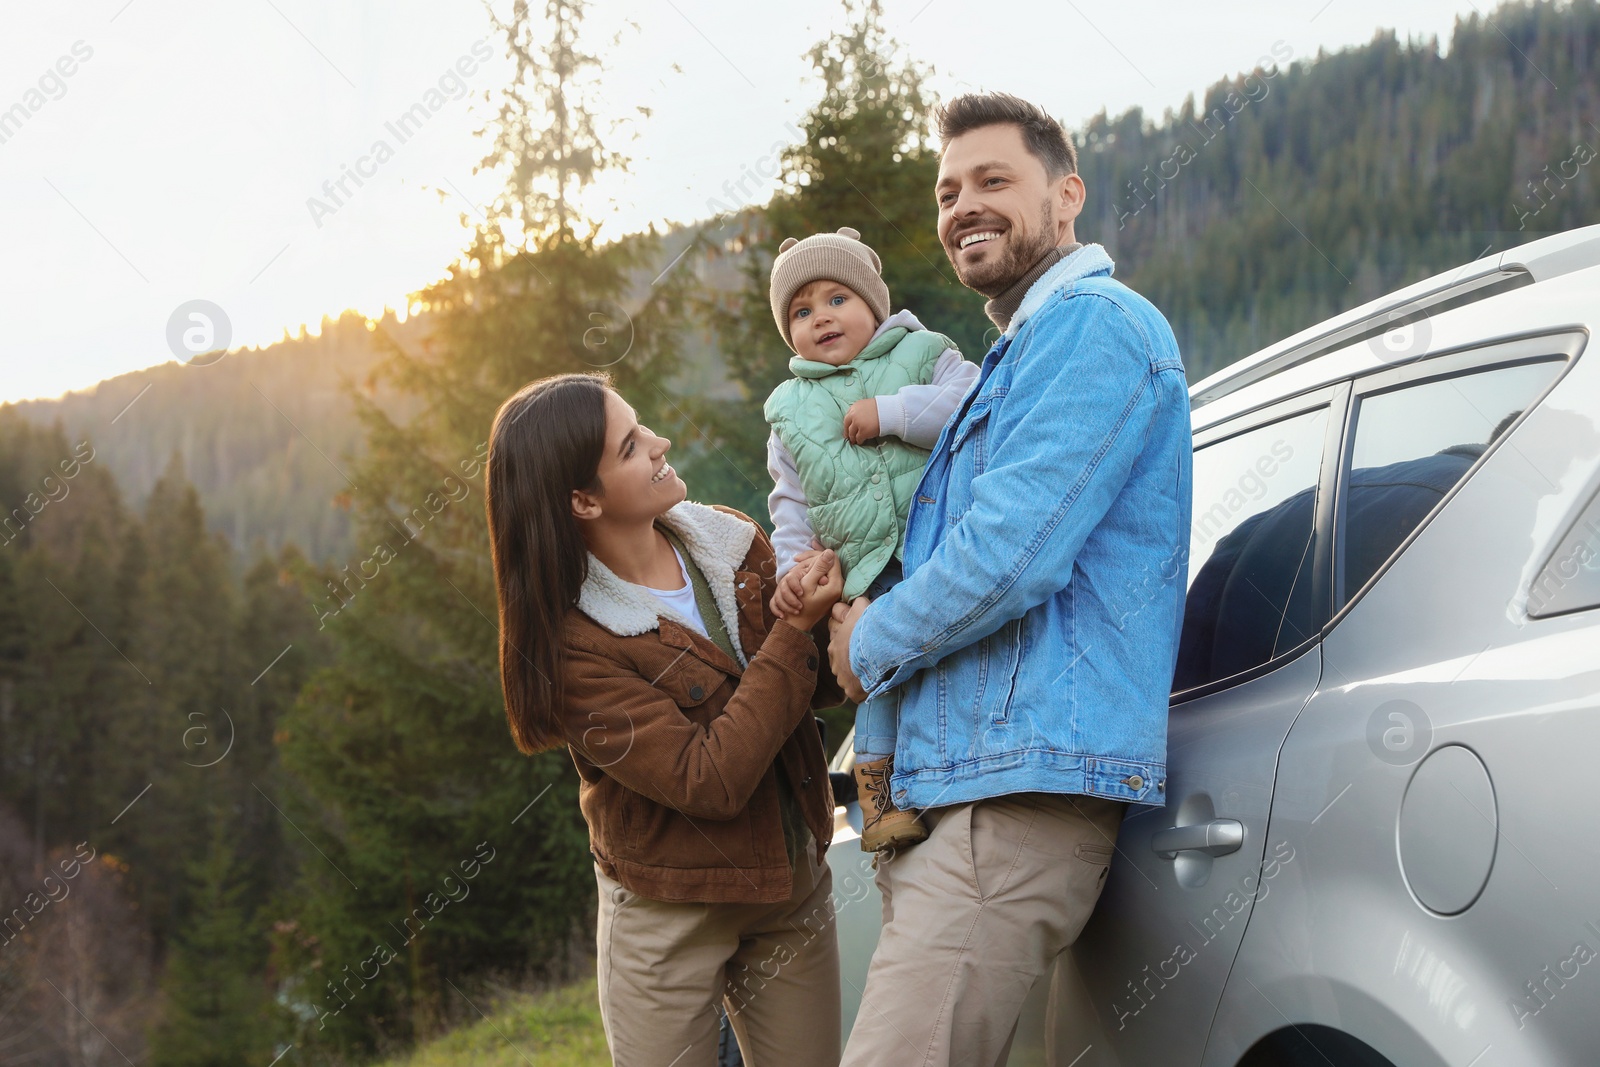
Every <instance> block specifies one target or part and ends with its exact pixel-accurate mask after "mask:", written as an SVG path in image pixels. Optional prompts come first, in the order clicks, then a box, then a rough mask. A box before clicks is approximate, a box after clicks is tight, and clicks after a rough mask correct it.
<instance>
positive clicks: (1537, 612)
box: [1528, 496, 1600, 619]
mask: <svg viewBox="0 0 1600 1067" xmlns="http://www.w3.org/2000/svg"><path fill="white" fill-rule="evenodd" d="M1593 607H1600V496H1596V497H1595V498H1594V499H1593V500H1591V501H1589V506H1588V507H1586V508H1584V509H1583V514H1582V515H1579V516H1578V521H1577V522H1575V523H1573V524H1572V529H1570V530H1568V531H1567V536H1565V537H1563V538H1562V539H1561V544H1559V545H1558V546H1556V550H1555V552H1554V553H1553V554H1552V555H1551V556H1550V559H1549V561H1548V562H1546V563H1545V565H1544V569H1543V570H1541V571H1540V572H1539V577H1538V579H1537V580H1535V581H1534V583H1533V588H1532V589H1530V590H1529V591H1528V614H1529V615H1531V616H1532V617H1533V618H1536V619H1542V618H1545V617H1547V616H1550V615H1564V614H1566V613H1567V612H1569V611H1583V610H1584V609H1586V608H1593Z"/></svg>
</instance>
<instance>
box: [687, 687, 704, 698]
mask: <svg viewBox="0 0 1600 1067" xmlns="http://www.w3.org/2000/svg"><path fill="white" fill-rule="evenodd" d="M705 695H706V691H705V690H704V689H701V688H700V687H699V686H698V685H691V686H690V687H689V699H690V700H702V699H704V698H705Z"/></svg>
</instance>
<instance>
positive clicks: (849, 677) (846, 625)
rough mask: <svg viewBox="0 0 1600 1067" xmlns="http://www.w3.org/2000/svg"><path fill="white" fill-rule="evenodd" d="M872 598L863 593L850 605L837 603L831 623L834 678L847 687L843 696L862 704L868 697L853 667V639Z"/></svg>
mask: <svg viewBox="0 0 1600 1067" xmlns="http://www.w3.org/2000/svg"><path fill="white" fill-rule="evenodd" d="M871 603H872V601H870V600H868V599H867V598H866V597H864V596H858V597H856V598H855V599H854V600H852V601H851V602H850V606H849V607H846V606H845V605H843V604H835V605H834V606H833V611H832V613H831V618H830V620H829V622H828V665H829V666H830V667H832V668H833V677H834V679H835V680H836V681H838V683H839V688H840V689H843V690H844V695H845V696H847V697H849V698H850V699H851V700H853V701H855V702H856V703H857V704H860V703H861V702H862V701H864V700H866V699H867V691H866V690H865V689H863V688H862V687H861V679H859V678H857V677H856V672H855V670H854V668H852V667H851V666H850V638H851V635H853V634H854V633H855V632H856V623H857V622H859V621H860V619H861V616H862V614H863V613H864V612H865V611H866V610H867V606H868V605H870V604H871Z"/></svg>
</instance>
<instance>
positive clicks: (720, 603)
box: [578, 500, 756, 667]
mask: <svg viewBox="0 0 1600 1067" xmlns="http://www.w3.org/2000/svg"><path fill="white" fill-rule="evenodd" d="M660 521H661V522H662V523H663V524H664V525H666V526H668V527H669V528H671V530H672V532H673V533H675V534H677V535H678V537H679V538H680V539H681V540H682V541H683V547H684V548H686V549H688V550H689V555H690V557H692V558H693V559H694V561H695V563H696V564H698V565H699V567H700V571H701V573H703V574H704V575H705V576H706V583H707V584H708V585H710V586H711V595H712V598H713V599H715V600H716V602H717V613H718V614H719V615H721V616H722V625H723V626H724V627H725V628H726V629H727V631H728V640H729V641H731V642H732V643H733V651H734V653H735V655H736V658H737V659H738V660H739V665H740V666H741V667H742V666H745V665H746V660H745V655H744V647H743V646H742V645H741V644H740V643H739V607H738V601H737V599H736V598H735V596H734V591H733V572H734V571H735V570H737V569H738V568H739V566H740V565H741V564H742V563H744V559H745V556H747V555H749V553H750V543H751V542H752V541H754V540H755V536H756V528H755V527H754V526H753V525H752V524H751V523H749V522H747V521H746V520H744V519H742V518H739V517H738V516H736V515H730V514H728V513H727V512H725V511H717V510H716V509H715V508H710V507H707V506H706V505H704V504H696V503H694V502H693V501H690V500H685V501H684V502H683V503H681V504H678V505H676V506H675V507H673V508H672V509H671V510H670V511H668V512H667V513H666V514H665V515H662V516H661V519H660ZM578 610H579V611H581V612H583V613H584V614H585V615H587V616H589V618H591V619H593V620H594V621H595V622H597V623H599V624H600V625H601V626H603V627H605V628H606V629H607V630H609V631H611V632H612V633H614V634H616V635H617V636H618V637H635V636H637V635H639V634H644V633H649V632H650V631H652V630H655V629H657V628H659V626H660V621H659V620H660V618H661V617H662V616H665V617H666V618H669V619H671V620H672V621H673V622H677V623H682V624H683V625H684V626H690V622H689V620H688V619H686V618H684V617H683V616H682V615H680V614H679V613H678V612H676V611H674V610H672V609H671V608H669V607H668V606H667V605H666V604H664V603H663V602H662V601H661V600H660V599H659V598H657V597H656V596H654V595H652V594H651V593H649V592H647V591H646V590H645V589H644V587H642V586H638V585H634V584H633V583H632V582H627V581H624V580H622V579H621V578H619V577H617V575H616V574H615V572H613V571H612V570H611V568H609V567H607V566H606V565H605V564H604V563H601V562H600V561H599V560H598V559H596V558H595V556H594V554H593V553H590V554H589V577H588V578H586V579H585V580H584V583H583V588H582V589H581V590H579V592H578ZM691 628H692V627H691Z"/></svg>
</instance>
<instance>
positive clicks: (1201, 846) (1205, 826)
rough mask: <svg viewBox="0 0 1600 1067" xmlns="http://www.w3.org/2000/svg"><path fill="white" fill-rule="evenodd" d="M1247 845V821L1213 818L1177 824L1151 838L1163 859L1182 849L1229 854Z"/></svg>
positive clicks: (1219, 854) (1151, 845)
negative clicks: (1245, 826)
mask: <svg viewBox="0 0 1600 1067" xmlns="http://www.w3.org/2000/svg"><path fill="white" fill-rule="evenodd" d="M1243 844H1244V823H1242V822H1240V821H1239V820H1238V819H1212V820H1211V821H1210V822H1197V823H1191V824H1190V825H1188V826H1173V827H1170V828H1168V829H1166V830H1161V831H1159V832H1157V833H1156V834H1155V835H1154V836H1153V837H1151V838H1150V848H1151V849H1152V850H1153V851H1155V853H1156V854H1157V855H1159V856H1161V857H1162V858H1163V859H1169V860H1170V859H1173V858H1175V857H1176V856H1177V855H1178V853H1180V852H1204V853H1205V854H1206V855H1208V856H1226V855H1227V854H1228V853H1230V852H1237V851H1239V848H1240V846H1242V845H1243Z"/></svg>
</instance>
